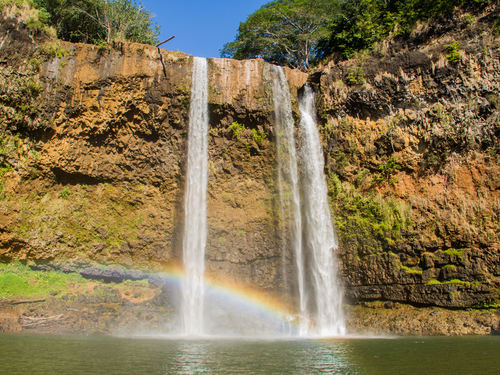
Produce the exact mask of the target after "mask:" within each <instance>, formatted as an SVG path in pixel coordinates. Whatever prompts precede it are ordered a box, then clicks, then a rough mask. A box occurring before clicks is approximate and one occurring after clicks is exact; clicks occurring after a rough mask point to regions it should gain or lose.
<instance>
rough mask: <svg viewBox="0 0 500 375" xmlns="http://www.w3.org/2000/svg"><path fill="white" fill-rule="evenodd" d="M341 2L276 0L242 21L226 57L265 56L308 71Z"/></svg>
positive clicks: (222, 52) (226, 49) (274, 61)
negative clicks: (331, 18)
mask: <svg viewBox="0 0 500 375" xmlns="http://www.w3.org/2000/svg"><path fill="white" fill-rule="evenodd" d="M336 8H337V1H332V0H315V1H311V0H274V1H271V2H269V3H267V4H265V5H263V6H262V7H261V8H260V9H259V10H257V11H256V12H255V13H253V14H251V15H250V16H249V17H248V19H247V20H246V21H245V22H242V23H240V27H239V29H238V34H237V36H236V40H235V41H233V42H230V43H226V44H225V45H224V48H223V49H222V50H221V56H222V57H232V58H236V59H248V58H263V59H264V60H266V61H268V62H271V63H274V64H280V65H286V66H289V67H291V68H299V69H302V70H307V69H308V68H309V66H310V64H311V62H314V61H315V60H317V57H318V53H319V51H318V42H319V41H320V40H321V39H323V38H325V37H326V36H327V35H326V34H325V32H326V31H327V30H326V26H327V25H328V23H329V22H328V21H329V17H330V16H331V15H332V14H334V9H336Z"/></svg>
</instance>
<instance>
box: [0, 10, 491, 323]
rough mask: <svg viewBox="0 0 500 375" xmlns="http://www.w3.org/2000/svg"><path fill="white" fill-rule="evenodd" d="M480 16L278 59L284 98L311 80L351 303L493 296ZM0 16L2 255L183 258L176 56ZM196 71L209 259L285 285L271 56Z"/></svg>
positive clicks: (233, 274) (106, 260)
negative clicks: (350, 55)
mask: <svg viewBox="0 0 500 375" xmlns="http://www.w3.org/2000/svg"><path fill="white" fill-rule="evenodd" d="M495 15H496V13H494V12H493V13H491V14H490V13H485V14H483V15H479V16H471V15H464V14H462V15H459V16H458V15H457V17H455V18H451V19H449V20H445V21H443V22H441V23H439V24H435V25H427V26H421V27H420V28H419V29H418V30H417V31H416V32H415V34H414V35H413V36H412V37H411V38H410V39H407V40H405V39H398V38H395V39H391V40H390V41H388V42H385V43H384V44H382V45H381V46H380V47H379V49H378V50H377V51H375V52H374V53H372V54H369V55H368V54H366V55H360V56H358V58H357V59H353V60H349V61H344V62H336V61H331V62H329V63H328V64H327V65H325V66H322V67H320V68H318V69H317V70H316V71H314V72H312V73H311V74H310V75H309V76H307V75H306V74H304V73H301V72H298V71H291V70H286V75H287V78H288V80H289V85H290V91H291V93H292V97H293V100H294V105H293V107H294V110H295V111H297V106H296V98H297V92H298V91H300V88H301V87H302V86H303V85H304V84H305V82H306V80H309V82H310V84H311V85H313V86H314V87H315V89H316V91H317V106H318V121H319V123H320V130H321V133H322V139H323V145H324V154H325V160H326V168H325V173H326V174H327V177H328V182H329V198H330V202H331V207H332V213H333V216H334V220H335V222H336V226H337V230H338V234H339V238H340V254H339V256H340V264H341V270H342V275H343V280H342V282H343V284H344V287H345V291H346V295H347V297H348V301H349V302H360V301H372V300H382V301H394V302H400V303H409V304H413V305H417V306H421V305H422V306H441V307H448V308H468V307H481V308H490V307H493V308H494V307H498V304H499V299H500V295H499V289H498V288H499V280H500V279H499V277H500V259H499V242H498V238H499V236H498V235H499V226H498V215H499V214H500V205H499V204H500V203H499V202H500V190H499V188H500V183H499V181H500V166H499V157H498V152H499V151H500V149H499V147H498V145H499V142H498V137H499V135H500V134H499V125H498V124H499V122H498V121H499V118H498V106H499V105H500V104H499V103H500V101H499V100H500V99H499V98H500V96H499V95H500V92H499V89H500V88H499V74H500V72H499V69H500V68H499V67H498V57H499V46H500V43H499V40H498V36H497V35H493V32H492V31H491V25H492V24H493V22H494V19H495ZM471 17H472V18H471ZM2 24H3V25H4V26H3V29H0V38H1V40H2V42H1V45H2V47H1V48H0V53H1V55H2V61H3V63H2V65H1V87H2V96H1V101H0V102H1V105H2V111H1V116H2V117H1V119H2V132H3V134H4V135H3V136H2V141H1V142H2V143H1V146H2V148H1V152H0V154H1V157H2V159H1V160H2V164H1V165H0V167H1V179H2V182H1V184H2V185H1V186H2V187H1V192H0V193H1V197H2V199H1V201H0V257H1V260H2V261H3V262H9V261H12V260H17V259H19V260H22V261H25V262H28V264H33V265H34V264H38V265H40V264H51V265H58V264H59V265H64V266H65V267H66V268H67V269H74V270H80V271H81V272H83V273H85V272H89V273H93V274H94V276H95V273H96V272H97V274H99V272H101V271H99V270H98V269H97V268H95V267H94V268H92V267H90V268H89V266H91V265H92V264H94V265H95V264H101V265H116V264H117V265H120V266H123V267H125V268H129V269H133V268H140V269H152V270H161V269H163V268H165V267H176V266H179V262H180V261H181V258H182V256H181V252H182V242H181V241H182V233H183V191H184V186H183V184H184V175H185V169H186V160H187V158H186V152H187V150H186V145H187V144H186V142H187V132H188V115H189V99H190V87H191V79H190V76H191V64H192V60H191V57H190V56H188V55H185V54H183V53H180V52H169V51H166V50H158V49H156V48H154V47H150V46H144V45H137V44H130V45H125V44H115V45H114V46H112V48H103V47H97V46H89V45H80V44H70V43H64V42H54V41H50V40H48V41H47V40H43V39H39V38H38V39H37V38H34V37H32V36H30V34H29V32H28V31H27V30H26V29H24V28H23V26H22V25H20V24H17V23H15V22H14V21H8V22H6V21H5V20H4V22H3V23H2ZM7 31H9V32H8V33H7ZM21 39H22V40H24V41H25V42H24V43H19V42H18V41H19V40H21ZM456 41H457V42H458V44H455V42H456ZM447 46H448V47H447ZM21 49H22V52H23V53H18V52H16V53H14V52H13V51H20V50H21ZM447 55H449V56H448V57H447ZM209 71H210V79H209V85H210V87H209V90H210V94H209V96H210V99H209V111H210V144H209V184H208V226H209V233H208V241H207V256H206V258H207V260H206V265H207V273H208V274H209V276H210V277H211V278H214V279H216V280H217V281H224V282H226V281H228V280H229V281H235V282H237V283H240V284H248V285H252V286H255V287H258V288H261V289H264V290H279V291H285V290H286V291H288V292H290V291H291V290H293V289H294V271H293V259H292V258H291V256H290V254H289V252H288V251H287V248H288V247H287V243H288V240H289V239H288V238H287V236H286V235H284V234H283V233H284V231H283V228H281V225H282V223H281V220H280V218H279V215H278V212H279V208H278V201H277V194H276V186H275V173H276V171H275V164H276V154H275V148H274V139H275V130H274V119H273V109H272V108H273V107H272V96H271V91H270V82H269V79H270V77H269V74H268V65H267V64H266V63H264V62H263V61H261V60H250V61H234V60H228V59H210V60H209ZM295 116H296V118H297V116H298V114H297V113H295ZM300 142H301V140H300V136H299V137H298V144H299V146H300ZM85 270H87V271H85ZM288 295H293V293H288ZM373 306H379V305H377V304H374V305H373ZM387 306H392V305H387ZM353 311H354V310H353ZM353 314H354V313H353ZM363 314H364V312H363ZM360 316H362V314H361V315H360ZM360 321H361V320H360ZM358 323H359V322H358ZM358 323H355V324H354V325H356V324H358ZM359 324H361V323H359ZM361 325H362V324H361Z"/></svg>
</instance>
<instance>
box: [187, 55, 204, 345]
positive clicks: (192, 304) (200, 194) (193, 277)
mask: <svg viewBox="0 0 500 375" xmlns="http://www.w3.org/2000/svg"><path fill="white" fill-rule="evenodd" d="M207 71H208V68H207V60H206V59H204V58H199V57H194V60H193V78H192V80H193V82H192V86H191V90H192V91H191V104H190V114H189V135H188V165H187V178H186V190H185V191H186V193H185V194H186V195H185V201H184V203H185V223H184V225H185V227H184V241H183V259H184V272H185V279H184V282H183V285H182V308H181V311H182V333H183V334H185V335H202V334H203V302H204V298H205V290H204V289H205V288H204V271H205V261H204V258H205V246H206V242H207V180H208V169H207V164H208V74H207Z"/></svg>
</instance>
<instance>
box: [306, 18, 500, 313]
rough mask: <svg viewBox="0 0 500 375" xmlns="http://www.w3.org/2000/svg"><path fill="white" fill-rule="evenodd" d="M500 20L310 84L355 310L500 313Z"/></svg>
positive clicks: (391, 49)
mask: <svg viewBox="0 0 500 375" xmlns="http://www.w3.org/2000/svg"><path fill="white" fill-rule="evenodd" d="M496 17H498V10H497V9H490V10H488V11H486V12H485V13H483V14H479V15H471V14H463V13H456V14H454V15H453V17H450V18H449V19H445V20H442V21H440V22H439V23H436V24H432V25H421V26H420V27H419V28H418V29H417V30H416V31H415V32H414V34H413V35H412V36H411V37H409V38H406V39H405V38H401V37H400V38H393V39H390V40H388V41H386V42H384V44H382V45H380V46H379V47H378V49H377V50H376V51H374V53H372V54H371V55H362V54H360V55H359V56H358V58H356V59H352V60H349V61H344V62H335V61H331V62H329V63H328V64H327V65H326V66H323V67H321V68H320V69H318V70H317V71H316V72H315V73H313V74H312V75H311V77H310V80H311V81H312V82H314V83H315V84H316V86H317V89H318V91H319V92H320V95H319V97H320V102H319V104H318V111H319V113H320V119H321V121H322V123H323V126H322V132H323V135H324V145H325V155H326V161H327V162H326V164H327V167H326V168H327V173H328V174H329V183H330V198H331V203H332V208H333V211H334V215H335V217H336V221H337V223H336V224H337V228H338V230H339V232H340V237H341V242H342V246H341V251H342V253H341V258H342V270H343V275H344V281H345V286H346V294H347V295H348V296H349V297H350V299H351V300H355V301H359V300H364V301H370V300H391V301H399V302H405V303H411V304H414V305H436V306H443V307H452V308H464V307H472V306H474V307H485V306H497V307H498V304H499V301H500V300H499V297H500V289H499V286H500V284H499V281H500V279H499V276H500V268H499V265H500V263H499V260H500V259H499V256H500V253H499V250H500V243H499V234H500V227H499V214H500V205H499V204H500V200H499V198H500V158H499V155H498V153H499V151H500V148H499V144H500V143H499V136H500V125H499V124H500V123H499V120H500V118H499V112H498V109H499V94H500V86H499V82H500V81H499V78H500V70H499V69H500V67H499V65H498V58H499V50H498V47H499V46H500V41H499V38H498V33H496V34H495V33H494V32H492V24H493V22H494V20H495V19H496Z"/></svg>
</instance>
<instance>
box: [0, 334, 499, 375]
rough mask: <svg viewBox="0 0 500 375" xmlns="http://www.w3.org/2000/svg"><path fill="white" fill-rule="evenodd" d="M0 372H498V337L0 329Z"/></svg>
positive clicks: (107, 373) (107, 374)
mask: <svg viewBox="0 0 500 375" xmlns="http://www.w3.org/2000/svg"><path fill="white" fill-rule="evenodd" d="M0 358H1V360H0V373H1V374H106V375H109V374H426V375H428V374H499V373H500V337H498V336H497V337H432V338H431V337H413V338H394V339H367V338H363V339H335V340H274V341H273V340H243V339H219V340H172V339H160V338H119V337H84V336H49V335H24V334H17V335H15V334H0Z"/></svg>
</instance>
